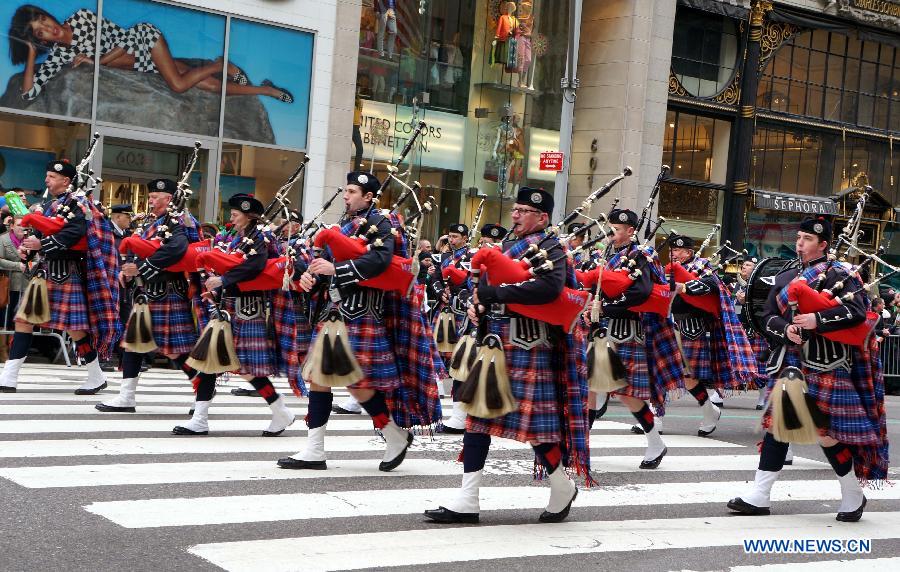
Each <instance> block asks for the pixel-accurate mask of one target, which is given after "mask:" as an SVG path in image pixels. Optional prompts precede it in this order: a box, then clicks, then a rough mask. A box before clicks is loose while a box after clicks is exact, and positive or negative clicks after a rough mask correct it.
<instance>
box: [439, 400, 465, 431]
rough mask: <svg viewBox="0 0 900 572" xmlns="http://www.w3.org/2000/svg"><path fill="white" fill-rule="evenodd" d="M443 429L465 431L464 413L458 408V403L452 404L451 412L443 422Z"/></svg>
mask: <svg viewBox="0 0 900 572" xmlns="http://www.w3.org/2000/svg"><path fill="white" fill-rule="evenodd" d="M444 427H450V428H451V429H459V430H461V431H462V430H465V428H466V412H465V411H463V408H462V407H460V406H459V402H455V403H454V404H453V412H452V413H451V414H450V417H449V418H448V419H446V420H444Z"/></svg>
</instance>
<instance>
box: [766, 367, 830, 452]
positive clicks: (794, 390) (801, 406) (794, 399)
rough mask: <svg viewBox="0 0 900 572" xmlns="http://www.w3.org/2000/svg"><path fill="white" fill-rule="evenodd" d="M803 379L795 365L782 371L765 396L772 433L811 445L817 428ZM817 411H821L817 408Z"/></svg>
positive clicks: (792, 441) (785, 439) (817, 433)
mask: <svg viewBox="0 0 900 572" xmlns="http://www.w3.org/2000/svg"><path fill="white" fill-rule="evenodd" d="M806 391H807V387H806V380H805V379H804V377H803V373H802V372H801V371H800V370H799V369H797V368H795V367H787V368H785V369H784V370H783V371H782V372H781V375H780V376H779V378H778V379H777V380H775V386H774V387H773V388H772V395H771V396H770V397H769V400H770V402H771V404H772V435H773V436H774V437H775V439H776V440H778V441H781V442H782V443H798V444H804V445H812V444H814V443H817V442H818V436H819V431H818V429H817V428H816V423H815V421H814V420H813V419H814V417H813V416H814V414H813V413H812V412H811V411H810V409H809V407H808V406H807V396H806ZM819 414H820V415H821V412H819Z"/></svg>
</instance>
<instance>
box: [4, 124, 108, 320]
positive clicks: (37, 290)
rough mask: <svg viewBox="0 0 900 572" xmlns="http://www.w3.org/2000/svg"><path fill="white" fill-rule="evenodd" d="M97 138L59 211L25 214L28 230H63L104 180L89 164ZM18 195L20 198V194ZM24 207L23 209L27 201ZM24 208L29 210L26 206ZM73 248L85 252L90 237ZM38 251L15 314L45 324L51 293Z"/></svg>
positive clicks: (48, 232) (27, 262) (28, 262)
mask: <svg viewBox="0 0 900 572" xmlns="http://www.w3.org/2000/svg"><path fill="white" fill-rule="evenodd" d="M98 141H100V134H99V133H94V136H93V138H92V139H91V142H90V144H89V145H88V148H87V150H86V151H85V153H84V156H83V157H82V158H81V161H79V162H78V165H76V167H75V178H74V179H72V180H71V181H70V182H69V187H68V188H67V189H66V192H65V194H66V195H67V199H66V202H65V203H64V204H62V205H60V207H59V208H58V209H57V210H56V214H54V215H53V216H49V217H48V216H45V215H43V214H41V213H27V214H25V215H24V216H23V217H22V226H23V227H25V228H26V233H28V234H30V233H31V232H32V230H31V229H36V230H38V231H39V232H40V233H41V234H42V236H44V237H47V236H52V235H54V234H56V233H57V232H59V231H60V230H62V228H63V227H64V226H65V225H66V222H68V221H69V220H70V219H72V218H75V216H76V215H75V209H80V208H81V206H80V205H79V204H78V201H79V199H80V198H81V196H90V194H91V193H92V192H93V190H94V189H95V188H96V186H97V185H98V184H99V183H100V181H101V180H100V178H99V177H95V176H94V173H93V171H92V170H91V169H90V167H89V165H90V162H91V159H92V158H93V157H94V153H96V151H97V142H98ZM16 198H17V199H18V198H19V197H18V196H17V197H16ZM20 202H21V201H20ZM21 207H23V208H24V204H23V205H21ZM25 210H26V211H27V208H26V209H25ZM10 212H12V210H11V211H10ZM19 212H21V210H20V211H19ZM71 250H76V251H80V252H86V251H87V237H86V236H82V237H81V238H80V239H79V240H78V242H76V243H75V245H74V246H73V247H72V248H71ZM39 253H40V251H39V250H32V251H31V252H29V253H28V256H27V257H26V259H25V269H26V272H25V275H26V276H27V277H28V278H29V279H30V280H29V282H28V285H27V286H26V287H25V291H24V292H23V293H22V297H21V300H22V302H21V303H20V304H19V311H18V312H17V313H16V319H17V320H23V321H25V322H28V323H30V324H35V325H37V324H43V323H46V322H48V321H49V320H50V293H49V291H48V290H47V272H46V270H44V269H43V268H40V267H39V266H38V265H37V264H35V263H34V262H35V257H36V256H37V255H38V254H39Z"/></svg>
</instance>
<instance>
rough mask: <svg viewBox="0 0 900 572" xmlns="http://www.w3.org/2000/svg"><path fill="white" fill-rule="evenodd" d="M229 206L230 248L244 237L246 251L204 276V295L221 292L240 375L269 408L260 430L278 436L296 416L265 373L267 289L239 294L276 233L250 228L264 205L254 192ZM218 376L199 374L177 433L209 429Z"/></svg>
mask: <svg viewBox="0 0 900 572" xmlns="http://www.w3.org/2000/svg"><path fill="white" fill-rule="evenodd" d="M228 206H229V207H231V223H232V224H233V225H234V229H236V231H237V235H236V236H235V237H234V238H233V239H232V240H231V243H230V245H229V247H228V248H229V250H230V251H235V250H238V249H239V247H240V246H241V245H242V244H243V239H244V238H250V239H252V245H250V247H249V250H246V251H245V252H246V253H247V256H246V258H245V259H244V260H243V261H242V262H241V263H240V264H238V265H237V266H235V267H234V268H232V269H231V270H229V271H228V272H226V273H225V274H223V275H222V276H211V277H209V278H207V280H206V282H205V284H204V286H205V288H206V292H205V293H204V297H205V298H206V299H208V300H209V299H221V298H222V297H223V296H224V301H225V310H226V311H227V312H228V313H229V314H230V316H231V329H232V333H233V336H234V349H235V352H236V354H237V358H238V361H239V362H240V370H239V371H238V373H239V374H240V375H241V376H242V377H243V378H244V379H246V380H247V381H249V382H250V384H251V385H252V386H253V388H254V389H255V390H256V391H257V392H259V395H260V397H262V398H263V399H265V400H266V403H267V404H268V405H269V408H270V409H271V410H272V420H271V422H270V423H269V427H268V428H267V429H266V430H264V431H263V432H262V435H263V437H276V436H278V435H281V434H282V433H284V430H285V429H287V428H288V427H289V426H290V425H291V424H292V423H293V422H294V414H293V413H292V412H291V411H290V410H289V409H288V408H287V406H286V405H285V403H284V397H283V396H282V395H281V394H279V393H278V392H277V391H276V390H275V386H274V385H272V381H271V380H270V379H269V376H271V375H274V374H275V372H276V371H277V369H278V366H277V357H276V352H275V349H276V346H275V344H273V343H272V342H271V341H270V338H269V332H268V327H267V321H266V302H267V293H266V292H265V291H251V292H243V291H240V290H239V289H238V287H237V284H238V283H239V282H246V281H248V280H252V279H254V278H256V277H258V276H259V275H260V273H262V271H263V270H264V269H265V267H266V261H267V260H268V259H269V258H272V257H275V256H276V248H277V247H276V245H275V237H274V236H271V234H270V233H265V232H254V230H256V228H257V226H258V225H259V224H260V221H259V217H261V216H262V215H263V212H264V207H263V204H262V203H261V202H259V200H258V199H256V198H255V197H254V196H252V195H248V194H243V193H239V194H236V195H234V196H232V197H231V198H230V199H228ZM215 384H216V376H215V375H213V374H210V373H206V372H202V371H201V372H200V375H199V380H198V382H197V397H196V402H195V403H194V414H193V416H192V417H191V420H190V421H188V422H187V423H185V424H184V425H179V426H176V427H175V428H174V429H173V430H172V433H174V434H175V435H206V434H208V433H209V423H208V419H209V406H210V403H211V402H212V398H213V396H214V395H215Z"/></svg>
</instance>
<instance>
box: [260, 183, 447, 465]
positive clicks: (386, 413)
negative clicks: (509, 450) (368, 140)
mask: <svg viewBox="0 0 900 572" xmlns="http://www.w3.org/2000/svg"><path fill="white" fill-rule="evenodd" d="M380 188H381V184H380V183H379V181H378V179H377V178H375V176H374V175H372V174H370V173H365V172H362V171H352V172H350V173H348V174H347V184H346V186H345V187H344V192H343V200H344V206H345V214H344V216H343V218H342V219H341V222H340V232H341V235H343V237H353V236H356V235H358V234H362V235H364V236H366V237H368V241H369V246H368V249H367V250H366V252H365V253H364V254H362V255H361V256H357V257H354V258H351V259H348V260H340V261H335V260H333V259H331V258H332V257H331V256H328V255H327V252H322V253H320V255H319V256H317V257H316V258H315V259H313V260H312V261H311V262H310V263H309V266H308V268H307V271H306V272H304V273H303V274H302V275H301V276H300V288H301V289H302V290H303V291H305V292H312V291H315V292H321V293H322V294H321V297H320V298H318V299H317V300H316V301H315V304H316V307H317V309H318V310H317V312H316V317H315V318H314V320H313V321H314V322H315V323H316V325H315V326H314V328H315V329H314V331H313V336H312V341H311V347H312V349H311V350H310V352H309V353H308V354H307V356H306V361H305V362H304V371H305V370H306V368H307V367H309V368H310V371H311V372H312V373H311V374H310V375H309V376H305V377H304V379H305V381H306V382H308V385H309V408H308V413H307V416H306V424H307V426H308V428H309V431H308V433H307V440H306V447H305V449H304V450H303V451H300V452H298V453H296V454H295V455H293V456H291V457H284V458H281V459H279V460H278V466H279V467H282V468H284V469H298V470H304V469H305V470H325V469H327V459H326V454H325V431H326V426H327V424H328V420H329V417H330V414H331V408H332V402H333V394H332V392H331V387H332V386H331V385H326V384H325V382H326V380H325V379H324V376H325V373H324V372H322V369H323V368H324V362H325V361H328V362H329V363H330V365H329V366H328V368H327V369H329V370H330V371H335V372H337V371H339V370H340V369H342V367H343V366H349V369H350V370H351V371H352V373H353V377H354V378H355V379H356V381H354V382H352V383H350V384H349V385H346V387H347V389H348V390H349V392H350V394H351V395H352V396H353V397H354V398H355V400H356V401H358V402H359V404H360V406H361V407H362V409H364V410H365V411H366V412H367V413H368V414H369V415H370V416H371V417H372V423H373V425H374V427H375V429H377V430H378V431H380V432H381V434H382V436H383V437H384V439H385V442H386V448H385V453H384V456H383V458H382V461H381V463H379V465H378V469H379V470H381V471H392V470H394V469H395V468H397V467H398V466H400V464H401V463H402V462H403V460H404V458H405V457H406V451H407V449H408V448H409V446H410V444H412V441H413V434H412V432H411V431H409V430H408V429H407V427H413V426H421V425H430V424H433V423H436V422H437V421H438V420H439V416H440V403H439V400H438V397H437V384H436V381H437V380H436V378H435V373H434V361H435V360H436V359H437V357H436V356H433V355H432V352H431V348H432V347H433V344H432V342H431V339H430V337H429V335H430V331H428V329H427V322H426V321H425V320H424V318H423V316H422V315H421V308H420V307H418V306H416V305H415V304H413V305H412V306H411V305H409V304H407V303H405V302H404V301H403V300H402V299H401V298H400V297H399V296H398V294H397V293H395V292H388V291H386V290H382V289H378V288H373V287H369V286H364V285H362V284H360V283H361V282H364V281H366V280H369V279H372V278H375V277H377V276H380V275H381V274H382V273H384V272H385V271H386V270H387V269H388V267H389V266H390V264H391V261H392V258H393V256H394V255H395V254H397V255H398V256H404V255H405V254H406V246H407V245H406V241H405V238H404V237H403V233H402V232H400V228H399V227H400V225H399V221H398V219H396V218H394V217H393V215H387V214H384V213H383V212H382V211H380V210H378V209H375V208H374V206H373V201H374V200H375V196H376V194H377V193H378V192H379V189H380ZM354 240H355V239H354ZM411 278H412V277H411ZM338 324H339V325H340V326H341V329H340V330H337V331H340V332H342V333H343V332H345V333H344V334H343V336H345V337H346V339H341V336H337V337H333V331H334V330H333V329H334V328H337V326H338ZM320 340H322V341H321V343H319V342H320ZM401 340H403V341H405V342H406V344H407V345H406V346H405V347H402V348H400V347H397V344H398V343H402V342H401ZM326 342H327V344H326ZM326 345H327V346H328V347H327V348H326V347H325V346H326ZM338 346H339V348H338ZM337 352H342V355H340V356H338V355H336V353H337ZM337 362H340V363H337ZM423 372H424V374H423ZM328 375H331V374H328Z"/></svg>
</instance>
